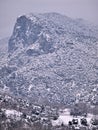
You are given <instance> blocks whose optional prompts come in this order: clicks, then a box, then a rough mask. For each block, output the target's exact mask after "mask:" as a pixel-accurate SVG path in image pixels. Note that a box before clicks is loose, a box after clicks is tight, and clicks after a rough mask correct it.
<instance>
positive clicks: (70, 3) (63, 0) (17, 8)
mask: <svg viewBox="0 0 98 130" xmlns="http://www.w3.org/2000/svg"><path fill="white" fill-rule="evenodd" d="M30 12H38V13H43V12H58V13H61V14H64V15H67V16H69V17H72V18H84V19H85V20H88V21H90V22H92V23H94V24H96V25H98V14H97V13H98V0H0V39H1V38H4V37H7V36H10V35H11V34H12V30H13V26H14V24H15V21H16V18H17V17H18V16H19V15H22V14H26V13H30Z"/></svg>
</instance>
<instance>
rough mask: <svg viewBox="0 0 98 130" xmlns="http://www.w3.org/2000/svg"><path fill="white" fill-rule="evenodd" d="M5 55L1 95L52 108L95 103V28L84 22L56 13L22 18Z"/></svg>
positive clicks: (97, 58) (97, 77)
mask: <svg viewBox="0 0 98 130" xmlns="http://www.w3.org/2000/svg"><path fill="white" fill-rule="evenodd" d="M5 43H6V42H5ZM6 45H7V44H6ZM3 46H4V44H3V43H2V42H1V43H0V50H1V52H3V49H1V48H2V47H3ZM5 48H6V47H5ZM1 52H0V53H1ZM5 53H6V54H4V56H5V57H4V56H3V57H0V59H1V61H2V62H0V66H1V68H0V89H1V90H2V91H3V92H8V93H11V94H12V95H14V96H19V97H20V96H21V97H24V98H27V99H30V100H31V101H33V102H35V103H40V104H48V105H49V104H52V105H57V106H58V105H61V104H67V105H68V104H73V103H74V102H75V101H76V100H79V101H80V100H82V101H85V102H95V103H96V102H98V101H97V99H98V98H97V97H98V93H97V90H98V28H97V27H95V26H93V25H90V24H89V23H87V22H86V21H84V20H82V19H71V18H69V17H67V16H63V15H61V14H58V13H44V14H33V13H31V14H28V15H22V16H20V17H18V18H17V21H16V23H15V26H14V30H13V34H12V36H11V37H10V38H9V42H8V47H7V51H5ZM2 54H3V53H2ZM93 90H95V91H96V94H95V93H94V91H93Z"/></svg>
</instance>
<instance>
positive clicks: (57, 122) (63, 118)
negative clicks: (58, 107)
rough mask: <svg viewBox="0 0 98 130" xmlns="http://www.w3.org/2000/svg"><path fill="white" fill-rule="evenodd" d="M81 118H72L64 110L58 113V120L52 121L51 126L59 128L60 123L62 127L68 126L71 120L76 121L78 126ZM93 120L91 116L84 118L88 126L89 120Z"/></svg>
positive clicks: (67, 111) (67, 110)
mask: <svg viewBox="0 0 98 130" xmlns="http://www.w3.org/2000/svg"><path fill="white" fill-rule="evenodd" d="M81 118H83V117H82V116H78V117H73V116H71V115H70V110H69V109H64V110H63V112H62V113H60V115H59V118H58V119H57V120H52V125H53V126H60V125H61V124H62V123H63V124H64V125H68V122H69V121H72V119H78V122H79V125H81V123H80V120H81ZM92 118H93V115H92V114H88V115H87V117H86V120H87V122H88V124H90V121H91V119H92Z"/></svg>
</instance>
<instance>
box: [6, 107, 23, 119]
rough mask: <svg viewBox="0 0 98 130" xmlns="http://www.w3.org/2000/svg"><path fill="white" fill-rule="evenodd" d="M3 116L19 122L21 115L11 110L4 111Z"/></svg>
mask: <svg viewBox="0 0 98 130" xmlns="http://www.w3.org/2000/svg"><path fill="white" fill-rule="evenodd" d="M4 111H5V115H6V117H7V118H12V119H16V120H20V119H21V118H20V116H21V115H22V113H21V112H18V111H16V110H13V109H11V110H10V109H5V110H4Z"/></svg>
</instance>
